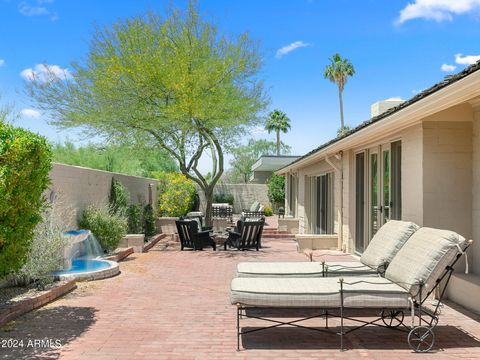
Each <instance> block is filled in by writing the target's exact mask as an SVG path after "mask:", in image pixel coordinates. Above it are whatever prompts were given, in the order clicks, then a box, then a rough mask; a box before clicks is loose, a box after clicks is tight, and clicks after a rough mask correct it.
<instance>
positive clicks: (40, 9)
mask: <svg viewBox="0 0 480 360" xmlns="http://www.w3.org/2000/svg"><path fill="white" fill-rule="evenodd" d="M18 11H19V12H20V14H22V15H24V16H38V15H49V14H50V11H49V10H48V9H47V8H46V7H44V6H31V5H29V4H27V2H25V1H22V2H21V3H20V4H18Z"/></svg>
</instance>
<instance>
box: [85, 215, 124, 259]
mask: <svg viewBox="0 0 480 360" xmlns="http://www.w3.org/2000/svg"><path fill="white" fill-rule="evenodd" d="M80 226H81V227H82V228H84V229H88V230H90V231H91V232H92V234H93V235H94V236H95V237H96V238H97V240H98V242H99V243H100V245H101V246H102V248H103V249H104V250H105V251H107V252H110V251H112V250H115V249H116V248H117V246H118V243H119V242H120V240H121V239H122V237H124V236H125V235H126V233H127V228H128V224H127V219H126V218H125V217H124V216H121V215H118V214H116V213H113V212H112V211H111V209H110V208H109V207H103V208H97V207H94V206H91V207H89V208H88V209H86V210H85V211H84V212H83V217H82V220H81V221H80Z"/></svg>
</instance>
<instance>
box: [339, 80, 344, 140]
mask: <svg viewBox="0 0 480 360" xmlns="http://www.w3.org/2000/svg"><path fill="white" fill-rule="evenodd" d="M338 98H339V100H340V132H341V133H342V134H343V128H344V127H345V123H344V122H343V99H342V90H340V88H338Z"/></svg>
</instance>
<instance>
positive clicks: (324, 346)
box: [0, 240, 480, 360]
mask: <svg viewBox="0 0 480 360" xmlns="http://www.w3.org/2000/svg"><path fill="white" fill-rule="evenodd" d="M264 246H265V247H264V248H263V249H262V250H261V251H260V252H258V253H257V252H236V251H228V252H225V251H217V252H213V251H211V250H206V251H203V252H191V251H185V252H180V251H176V250H166V251H160V249H159V248H154V249H152V250H151V251H150V252H149V253H147V254H134V255H132V256H131V257H130V258H128V260H127V261H125V262H122V263H121V265H120V267H121V270H122V274H121V275H120V276H117V277H115V278H112V279H108V280H104V281H97V282H91V283H83V284H80V285H79V288H78V289H77V290H75V291H74V292H72V293H70V294H69V295H67V296H66V297H64V298H62V299H60V300H58V301H56V302H54V303H52V304H49V305H48V306H46V307H44V308H42V309H40V310H37V311H34V312H31V313H29V314H27V315H25V316H23V317H21V318H20V319H18V320H17V321H15V322H12V323H10V324H7V325H6V326H4V327H3V328H1V329H0V340H1V339H17V340H23V341H24V345H23V346H21V347H18V348H15V349H12V348H9V349H7V348H0V358H7V359H22V358H24V359H31V358H34V357H38V358H43V359H47V358H58V357H61V358H65V359H92V360H93V359H171V358H177V359H194V358H203V359H230V358H249V359H253V358H254V359H267V358H268V359H273V358H297V359H300V358H301V359H313V358H358V357H363V358H374V359H385V358H391V359H398V358H411V357H416V358H420V357H421V358H423V357H428V358H431V359H437V358H440V357H444V358H472V359H473V358H477V359H478V358H480V340H479V338H480V323H479V320H480V317H479V316H474V315H473V314H471V313H468V312H467V311H465V310H462V309H459V308H456V307H453V306H445V308H444V309H443V315H442V317H441V319H440V323H439V326H438V327H437V329H436V334H437V343H436V346H435V351H434V352H433V353H432V354H428V355H422V354H413V353H412V352H411V351H410V349H409V347H408V345H407V343H406V334H404V333H401V332H398V331H393V330H387V329H383V328H379V327H368V328H364V329H362V330H360V331H358V332H354V333H351V334H349V335H348V337H347V340H346V346H347V348H348V349H349V350H348V351H346V352H339V351H338V345H339V338H338V336H335V335H329V334H322V333H317V332H313V331H307V330H304V329H298V328H291V327H289V328H278V329H273V330H268V331H264V332H262V331H260V332H256V333H252V334H248V335H246V336H244V338H243V346H244V350H242V351H240V352H236V351H235V348H236V332H235V326H236V325H235V324H236V311H235V308H234V307H233V306H231V305H230V304H229V298H228V297H229V285H230V281H231V279H232V276H233V274H234V269H235V264H236V263H237V262H239V261H244V260H286V259H288V260H292V261H304V260H305V259H306V258H305V256H304V255H302V254H298V253H296V251H295V246H294V244H293V242H292V241H287V240H265V241H264ZM321 258H324V259H325V260H329V259H335V258H338V257H336V256H335V255H332V254H331V253H330V254H327V255H324V256H322V257H320V256H319V254H317V255H316V258H315V259H316V260H317V261H319V260H320V259H321ZM342 259H343V260H344V259H345V256H342ZM316 323H318V325H321V324H322V325H323V323H322V322H321V321H319V320H316V322H310V325H314V324H316ZM259 324H260V323H258V321H255V320H248V321H247V320H246V321H244V322H243V323H242V325H244V326H249V327H252V326H256V325H259ZM336 324H338V322H335V321H334V320H332V321H331V323H330V325H331V326H335V325H336ZM262 325H263V324H262ZM45 338H47V339H51V340H59V341H60V343H61V346H60V347H59V348H57V349H52V348H50V349H41V348H39V347H38V346H37V347H35V348H34V347H28V346H27V342H28V340H34V339H45Z"/></svg>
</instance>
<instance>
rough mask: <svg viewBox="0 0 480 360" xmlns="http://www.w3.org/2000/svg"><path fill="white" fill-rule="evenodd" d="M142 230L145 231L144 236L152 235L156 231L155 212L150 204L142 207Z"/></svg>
mask: <svg viewBox="0 0 480 360" xmlns="http://www.w3.org/2000/svg"><path fill="white" fill-rule="evenodd" d="M143 232H144V233H145V238H149V237H152V236H153V235H155V233H156V232H157V231H156V228H155V212H154V211H153V207H152V205H150V204H147V205H145V207H144V208H143Z"/></svg>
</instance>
